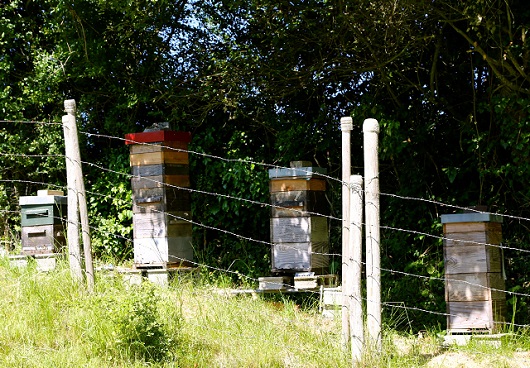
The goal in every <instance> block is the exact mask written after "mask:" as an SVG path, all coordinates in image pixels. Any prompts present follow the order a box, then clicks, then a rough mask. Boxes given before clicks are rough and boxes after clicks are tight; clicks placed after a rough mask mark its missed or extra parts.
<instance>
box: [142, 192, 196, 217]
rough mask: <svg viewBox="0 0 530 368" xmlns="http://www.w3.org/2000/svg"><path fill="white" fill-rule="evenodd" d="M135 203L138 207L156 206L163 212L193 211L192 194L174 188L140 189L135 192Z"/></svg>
mask: <svg viewBox="0 0 530 368" xmlns="http://www.w3.org/2000/svg"><path fill="white" fill-rule="evenodd" d="M133 203H134V205H136V206H144V205H145V206H147V205H150V204H155V205H156V206H160V207H159V209H160V210H161V211H162V212H164V211H191V193H190V192H189V191H188V190H185V189H178V188H173V187H165V188H148V189H138V190H135V191H133Z"/></svg>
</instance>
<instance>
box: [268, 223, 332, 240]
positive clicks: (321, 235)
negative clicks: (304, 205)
mask: <svg viewBox="0 0 530 368" xmlns="http://www.w3.org/2000/svg"><path fill="white" fill-rule="evenodd" d="M270 225H271V241H272V242H273V243H302V242H310V241H313V242H327V241H328V221H327V219H326V218H325V217H318V216H311V217H273V218H271V219H270Z"/></svg>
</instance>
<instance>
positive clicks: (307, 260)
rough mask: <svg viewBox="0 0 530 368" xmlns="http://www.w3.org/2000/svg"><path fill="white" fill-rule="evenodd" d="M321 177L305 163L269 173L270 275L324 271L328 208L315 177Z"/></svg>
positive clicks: (318, 170)
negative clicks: (270, 210) (270, 206)
mask: <svg viewBox="0 0 530 368" xmlns="http://www.w3.org/2000/svg"><path fill="white" fill-rule="evenodd" d="M325 173H326V169H324V168H320V167H312V166H311V162H307V161H293V162H291V167H290V168H284V169H271V170H269V178H270V199H271V205H272V212H271V219H270V228H271V243H272V272H273V274H277V275H281V274H293V273H297V272H314V273H316V274H322V273H325V272H326V271H327V268H328V265H329V256H328V255H327V253H329V251H328V250H329V236H328V221H327V217H325V215H328V214H329V205H328V202H327V200H326V192H325V191H326V181H325V179H324V178H323V177H322V176H320V175H319V174H325Z"/></svg>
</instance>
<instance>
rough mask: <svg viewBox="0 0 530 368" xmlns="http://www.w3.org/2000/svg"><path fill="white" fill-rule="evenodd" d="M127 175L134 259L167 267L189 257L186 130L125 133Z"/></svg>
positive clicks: (138, 262)
mask: <svg viewBox="0 0 530 368" xmlns="http://www.w3.org/2000/svg"><path fill="white" fill-rule="evenodd" d="M125 138H126V141H125V143H126V144H127V145H129V146H130V164H131V171H132V175H133V177H132V178H131V185H132V190H133V235H134V261H135V264H137V265H161V266H164V265H167V264H169V263H177V264H178V263H179V262H182V261H183V260H188V261H191V260H192V259H193V248H192V238H191V235H192V225H191V222H190V220H191V201H190V197H191V196H190V192H189V190H185V189H182V188H188V187H190V179H189V165H188V151H187V150H188V143H189V142H190V141H191V134H190V133H189V132H177V131H172V130H167V129H165V130H155V131H146V132H141V133H130V134H127V135H126V136H125Z"/></svg>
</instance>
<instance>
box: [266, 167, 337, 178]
mask: <svg viewBox="0 0 530 368" xmlns="http://www.w3.org/2000/svg"><path fill="white" fill-rule="evenodd" d="M327 172H328V171H327V170H326V169H325V168H323V167H298V168H275V169H270V170H269V179H282V178H283V179H287V178H291V179H293V178H312V177H319V176H321V175H326V174H327Z"/></svg>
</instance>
